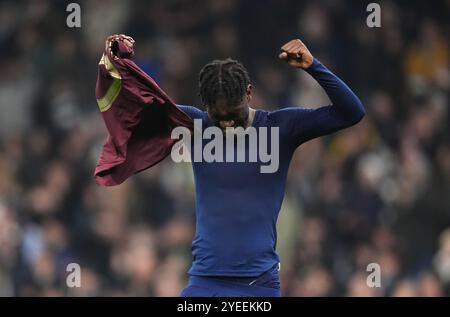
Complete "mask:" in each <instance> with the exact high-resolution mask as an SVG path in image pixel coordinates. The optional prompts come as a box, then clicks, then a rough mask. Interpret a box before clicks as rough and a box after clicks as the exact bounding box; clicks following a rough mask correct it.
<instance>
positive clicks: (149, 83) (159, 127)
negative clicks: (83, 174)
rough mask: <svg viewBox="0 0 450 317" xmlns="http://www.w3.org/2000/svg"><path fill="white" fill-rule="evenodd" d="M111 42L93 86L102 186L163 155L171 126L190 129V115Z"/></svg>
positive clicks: (167, 151)
mask: <svg viewBox="0 0 450 317" xmlns="http://www.w3.org/2000/svg"><path fill="white" fill-rule="evenodd" d="M114 44H115V45H116V46H115V47H116V48H117V49H116V51H115V52H114V53H115V54H114V53H112V52H108V51H105V52H104V54H103V56H102V58H101V60H100V63H99V65H98V76H97V85H96V89H95V96H96V99H97V103H98V106H99V108H100V111H101V114H102V117H103V120H104V122H105V125H106V128H107V129H108V134H109V135H108V138H107V140H106V142H105V144H104V145H103V149H102V151H101V154H100V159H99V161H98V163H97V166H96V168H95V180H96V182H97V183H98V184H99V185H103V186H113V185H118V184H120V183H122V182H123V181H125V180H126V179H127V178H128V177H130V176H131V175H133V174H136V173H138V172H140V171H143V170H145V169H147V168H150V167H152V166H153V165H155V164H157V163H158V162H160V161H161V160H163V159H164V158H165V157H166V156H167V155H168V154H170V150H171V148H172V145H173V144H174V143H175V142H177V140H174V139H171V137H170V134H171V131H172V129H173V128H174V127H177V126H183V127H187V128H189V129H191V130H192V128H193V121H192V119H190V118H189V117H188V116H187V115H186V114H185V113H184V112H183V111H182V110H180V109H179V108H177V106H176V105H175V104H174V102H173V101H172V100H171V99H170V98H169V96H167V94H166V93H165V92H164V91H163V90H162V89H161V88H160V87H159V86H158V85H157V84H156V82H155V81H154V80H153V79H152V78H151V77H150V76H148V75H147V74H146V73H145V72H143V71H142V70H141V69H140V68H139V67H138V66H137V65H136V64H135V63H134V62H133V61H132V60H130V59H129V58H127V57H129V56H132V53H133V52H132V49H130V48H129V47H127V46H126V45H125V44H124V43H123V42H122V41H120V40H118V41H116V43H114Z"/></svg>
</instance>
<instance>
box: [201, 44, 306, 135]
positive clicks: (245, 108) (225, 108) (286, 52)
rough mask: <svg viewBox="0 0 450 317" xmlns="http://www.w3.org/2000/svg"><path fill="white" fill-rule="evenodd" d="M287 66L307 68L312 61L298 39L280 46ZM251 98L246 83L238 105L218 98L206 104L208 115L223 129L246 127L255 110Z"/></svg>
mask: <svg viewBox="0 0 450 317" xmlns="http://www.w3.org/2000/svg"><path fill="white" fill-rule="evenodd" d="M278 57H279V58H280V59H281V60H283V61H285V62H286V63H287V64H288V65H289V66H291V67H294V68H299V69H307V68H308V67H310V66H311V64H312V63H313V60H314V57H313V56H312V54H311V53H310V51H309V50H308V48H307V47H306V45H305V44H304V43H303V42H302V41H301V40H299V39H295V40H292V41H289V42H287V43H286V44H284V45H283V46H282V47H281V53H280V55H279V56H278ZM251 99H252V86H251V85H248V87H247V92H246V94H245V96H244V98H242V102H241V103H240V104H238V105H229V104H228V103H227V100H226V99H225V98H223V99H219V100H217V101H216V103H215V104H214V105H213V106H207V107H206V109H207V111H208V115H209V117H210V118H211V120H212V121H213V122H214V124H215V125H216V126H218V127H220V128H221V129H222V130H225V129H226V128H227V127H233V128H236V127H243V128H247V127H249V126H251V125H252V123H253V119H254V117H255V112H256V110H255V109H253V108H251V107H250V106H249V102H250V100H251Z"/></svg>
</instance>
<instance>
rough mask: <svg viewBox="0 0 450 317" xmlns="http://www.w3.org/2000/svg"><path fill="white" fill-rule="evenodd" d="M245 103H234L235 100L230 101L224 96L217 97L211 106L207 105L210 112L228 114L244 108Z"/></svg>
mask: <svg viewBox="0 0 450 317" xmlns="http://www.w3.org/2000/svg"><path fill="white" fill-rule="evenodd" d="M245 107H246V105H245V104H244V102H239V103H238V104H236V103H235V102H234V103H233V102H230V100H228V99H226V98H219V99H217V100H216V102H215V103H214V105H213V106H210V107H208V110H209V111H210V112H213V113H215V114H218V115H223V116H225V115H228V114H234V113H239V112H242V111H243V110H245Z"/></svg>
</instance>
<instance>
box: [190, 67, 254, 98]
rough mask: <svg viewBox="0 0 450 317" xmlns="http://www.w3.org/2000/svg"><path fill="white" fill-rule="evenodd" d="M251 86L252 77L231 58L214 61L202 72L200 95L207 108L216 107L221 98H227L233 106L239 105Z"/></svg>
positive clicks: (200, 76)
mask: <svg viewBox="0 0 450 317" xmlns="http://www.w3.org/2000/svg"><path fill="white" fill-rule="evenodd" d="M249 84H250V76H249V75H248V72H247V70H246V69H245V67H244V66H243V65H242V64H241V63H239V62H238V61H236V60H233V59H231V58H227V59H225V60H214V61H212V62H211V63H208V64H206V65H205V66H204V67H203V68H202V70H201V71H200V75H199V90H200V93H199V95H200V97H201V99H202V102H203V104H204V105H206V106H214V104H215V103H216V101H217V100H218V99H220V98H226V99H227V100H228V102H229V104H231V105H238V104H239V103H240V102H241V101H242V99H243V98H244V96H245V94H246V91H247V87H248V85H249Z"/></svg>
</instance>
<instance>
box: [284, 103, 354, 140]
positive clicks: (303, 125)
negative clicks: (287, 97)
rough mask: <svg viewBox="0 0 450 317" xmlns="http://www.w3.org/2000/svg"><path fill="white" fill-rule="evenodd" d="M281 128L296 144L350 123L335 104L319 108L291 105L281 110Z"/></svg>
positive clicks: (334, 130)
mask: <svg viewBox="0 0 450 317" xmlns="http://www.w3.org/2000/svg"><path fill="white" fill-rule="evenodd" d="M280 115H281V116H280V117H281V118H280V120H279V121H280V128H281V129H283V130H284V135H285V136H287V137H289V138H290V139H291V141H292V143H293V144H294V145H296V146H298V145H300V144H301V143H304V142H306V141H308V140H311V139H314V138H317V137H320V136H323V135H327V134H330V133H333V132H336V131H338V130H340V129H343V128H345V127H346V126H347V125H348V124H347V122H346V120H345V118H344V117H343V116H342V114H341V113H339V112H338V111H336V107H334V106H324V107H320V108H317V109H309V108H301V107H290V108H285V109H282V110H280Z"/></svg>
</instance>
